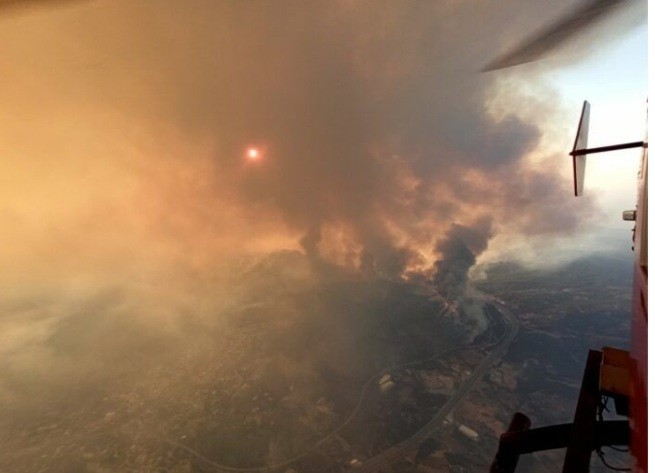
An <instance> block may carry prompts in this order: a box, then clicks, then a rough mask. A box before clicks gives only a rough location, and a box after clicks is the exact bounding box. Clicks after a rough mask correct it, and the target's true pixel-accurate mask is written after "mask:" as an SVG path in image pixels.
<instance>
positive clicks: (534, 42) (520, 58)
mask: <svg viewBox="0 0 655 473" xmlns="http://www.w3.org/2000/svg"><path fill="white" fill-rule="evenodd" d="M628 3H630V1H629V0H592V1H590V2H587V3H586V4H584V5H582V6H580V7H578V8H576V9H575V10H573V11H572V12H571V13H569V14H568V15H566V16H564V17H563V18H560V19H559V20H557V21H556V22H555V23H553V24H551V25H549V26H548V27H546V28H545V29H543V30H541V31H540V32H538V33H537V34H535V35H534V36H531V37H529V38H528V39H526V40H525V41H523V42H522V43H521V44H519V46H517V47H515V48H514V49H512V50H510V51H508V52H507V53H505V54H503V55H501V56H499V57H497V58H496V59H494V60H493V61H491V62H490V63H489V64H487V65H486V66H485V67H484V68H483V69H482V70H481V72H489V71H495V70H498V69H504V68H507V67H512V66H517V65H519V64H524V63H526V62H532V61H536V60H537V59H540V58H541V57H543V56H544V55H545V54H547V53H549V52H550V51H552V50H554V49H555V48H557V47H558V46H560V45H562V44H564V43H565V42H567V41H568V40H569V39H571V38H572V37H574V36H575V35H577V34H578V33H580V32H582V31H584V30H585V29H587V28H588V27H590V26H592V25H593V24H595V23H597V22H598V21H600V20H601V19H603V18H605V17H607V16H609V15H610V14H611V13H613V12H614V11H615V10H616V9H617V7H619V6H623V5H626V4H628Z"/></svg>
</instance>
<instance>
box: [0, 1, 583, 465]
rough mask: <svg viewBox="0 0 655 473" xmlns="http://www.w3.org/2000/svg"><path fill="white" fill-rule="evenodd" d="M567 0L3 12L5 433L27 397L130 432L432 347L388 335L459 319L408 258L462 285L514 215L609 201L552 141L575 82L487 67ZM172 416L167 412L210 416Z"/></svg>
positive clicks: (357, 377)
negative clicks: (576, 193)
mask: <svg viewBox="0 0 655 473" xmlns="http://www.w3.org/2000/svg"><path fill="white" fill-rule="evenodd" d="M14 3H17V2H10V3H9V4H8V5H13V4H14ZM37 3H38V2H28V3H26V5H32V4H34V5H36V4H37ZM41 3H47V2H41ZM54 3H57V4H59V2H54ZM63 3H68V2H63ZM2 5H3V4H0V6H2ZM551 10H552V6H551V3H548V4H544V3H543V2H537V1H536V0H535V1H531V2H528V3H527V4H526V2H519V1H518V0H516V1H511V2H505V3H503V6H502V8H499V6H498V4H497V3H496V2H477V1H476V2H473V1H470V2H439V1H434V2H424V1H405V2H398V1H395V0H388V1H387V0H374V1H362V2H352V1H349V0H341V1H332V0H330V1H313V2H306V1H304V0H303V1H301V0H280V1H247V2H245V1H244V2H233V1H215V0H193V1H184V2H182V1H176V0H157V1H154V0H144V1H139V2H134V1H132V0H129V1H128V0H106V1H103V0H96V1H94V2H78V3H75V2H71V4H70V7H68V8H61V9H60V8H56V9H52V10H51V9H47V8H43V9H41V8H40V9H29V14H27V13H26V14H22V15H7V16H4V17H3V18H2V28H0V55H1V56H2V57H3V63H2V65H0V102H2V103H3V107H2V109H1V110H0V128H1V129H2V130H3V133H2V136H0V153H1V154H2V159H1V160H0V179H2V182H1V183H0V184H1V185H0V202H2V204H0V226H1V227H2V228H3V229H5V230H6V231H3V232H2V234H0V284H2V286H3V288H5V296H4V300H3V302H2V305H1V306H0V333H2V334H3V335H2V337H3V338H2V343H0V350H2V355H3V356H2V361H1V362H0V408H2V409H3V410H6V411H11V412H14V413H16V415H15V417H12V419H11V420H9V421H7V423H6V424H4V425H3V428H2V429H0V434H2V437H3V443H4V444H5V445H8V447H6V448H7V449H9V450H12V449H13V450H15V451H18V450H20V447H21V445H20V441H21V440H20V439H16V438H13V437H12V436H11V435H10V433H11V432H12V431H13V429H14V427H15V426H16V425H20V423H21V422H22V421H25V422H26V424H25V425H26V427H25V429H26V430H28V431H29V430H30V429H31V428H32V427H34V428H38V425H39V416H45V417H42V418H46V417H47V416H49V415H51V414H52V413H53V412H55V411H56V410H57V409H56V407H57V406H64V407H65V408H64V407H62V409H61V412H66V413H68V412H73V411H74V410H75V408H76V405H82V404H85V403H88V405H89V407H88V409H89V412H92V414H93V416H96V417H94V419H96V420H97V419H104V416H105V414H107V413H111V412H114V411H117V412H119V414H117V415H118V416H125V418H124V419H123V420H124V422H123V423H122V424H121V425H122V426H124V429H126V430H123V431H121V432H119V433H117V434H116V435H117V436H118V437H120V438H121V439H123V440H124V441H125V442H127V444H126V445H127V446H126V450H127V449H128V447H130V445H131V442H133V441H134V442H135V443H139V442H136V440H135V439H139V435H140V434H141V433H142V432H143V430H140V429H141V427H139V425H141V424H139V423H138V422H137V420H135V419H139V422H141V421H143V425H157V419H159V417H157V416H158V413H160V411H159V410H158V409H159V408H161V409H162V410H164V411H166V412H184V413H185V415H186V414H188V415H189V416H191V413H193V414H194V415H195V414H197V413H198V412H200V411H202V409H204V407H199V406H202V405H203V402H205V401H204V399H205V397H206V393H207V392H212V390H215V391H218V394H213V395H214V396H225V398H224V399H223V398H221V399H222V402H224V404H225V405H233V404H235V403H236V401H234V399H236V398H238V399H241V398H239V397H238V396H242V397H243V399H246V398H247V399H251V398H252V397H253V396H254V395H253V394H252V393H251V391H250V390H251V389H254V388H253V387H252V384H249V383H250V381H248V382H246V381H245V380H246V379H247V378H248V376H250V375H252V378H253V379H255V378H256V379H260V380H266V383H268V384H266V385H267V386H269V384H270V392H269V391H267V392H269V394H270V393H276V392H277V393H278V394H279V396H280V399H282V398H283V397H285V396H286V397H285V399H287V400H288V402H291V403H294V402H296V403H300V402H301V400H304V402H307V403H308V404H307V406H309V405H310V404H311V402H314V401H316V399H315V398H316V397H318V396H320V394H319V393H320V392H322V391H321V390H326V389H330V386H331V385H332V384H334V383H330V382H329V379H333V378H330V377H329V376H327V375H325V373H329V374H330V376H336V377H337V378H336V379H339V380H340V382H341V385H353V386H354V385H357V382H361V380H362V378H363V377H365V376H369V375H370V373H371V372H375V369H378V368H380V367H382V366H385V363H391V362H392V361H397V360H391V359H389V358H393V357H397V358H399V359H407V358H411V356H410V355H416V353H410V354H406V353H405V354H398V353H395V352H394V351H393V349H390V348H389V347H395V346H401V345H402V343H400V342H399V341H398V339H394V338H393V336H391V335H389V333H392V334H393V333H405V332H404V331H401V330H396V329H398V327H400V326H402V321H403V320H405V319H403V318H402V317H413V316H416V317H418V315H416V314H419V315H420V316H421V317H423V316H425V317H424V323H425V326H426V327H429V328H430V329H429V330H428V329H426V330H425V333H426V335H425V336H426V337H427V336H428V335H427V334H436V333H438V330H437V329H436V328H435V327H433V326H432V325H429V323H432V322H425V320H427V321H431V320H433V319H434V318H435V317H434V315H435V314H436V313H438V312H439V310H438V308H437V307H434V304H433V305H431V306H428V305H426V304H427V303H426V300H424V299H421V298H418V297H414V296H412V295H411V294H412V292H411V290H409V289H408V287H407V284H406V283H405V282H404V281H405V280H406V279H408V278H409V277H410V276H416V275H420V276H422V277H423V278H429V277H432V278H433V279H432V283H433V284H434V285H435V286H436V287H437V289H438V291H439V292H440V293H441V294H442V296H443V298H444V299H445V300H448V301H457V300H459V301H464V302H460V303H461V304H465V301H466V300H467V297H468V296H469V292H468V289H467V277H468V273H469V270H470V269H471V267H472V266H473V265H474V264H475V261H476V258H478V257H479V256H480V255H481V254H483V253H484V251H485V250H486V249H487V247H488V245H489V244H490V241H491V239H493V237H494V236H495V235H500V236H502V237H503V238H506V239H510V240H513V241H517V240H519V241H520V240H523V239H525V238H526V236H529V237H533V236H535V237H540V238H541V237H543V238H551V237H552V238H556V237H560V236H562V235H571V234H573V233H574V232H576V231H577V230H579V229H580V228H581V227H582V226H584V224H585V216H588V215H590V214H591V212H589V206H593V202H591V203H589V201H587V204H586V206H585V205H580V204H579V203H576V205H575V206H574V205H573V204H572V200H571V199H570V198H569V197H568V195H569V194H570V190H569V187H570V184H569V183H568V182H567V181H565V180H564V179H563V178H562V174H563V173H564V171H563V170H562V167H561V166H559V164H558V163H559V161H555V160H553V159H551V160H550V164H544V161H545V159H546V158H549V156H543V155H541V154H540V149H541V146H542V145H543V144H544V141H545V140H544V136H545V133H546V129H547V128H549V127H557V125H556V124H557V123H559V122H558V120H557V119H559V118H560V117H559V116H558V113H560V110H559V104H558V102H557V99H556V97H552V96H551V95H548V97H549V99H548V100H547V101H545V102H546V103H544V101H543V100H539V99H537V98H535V97H538V96H539V95H540V92H541V91H542V90H544V88H546V89H547V87H546V86H545V85H544V83H543V82H542V81H540V80H535V81H534V82H532V81H530V82H529V83H528V88H529V89H530V90H529V93H522V92H521V91H519V90H514V89H515V88H513V87H510V88H511V89H512V93H507V91H506V86H507V84H508V83H509V84H510V85H511V84H513V82H512V80H511V77H512V76H508V77H506V78H503V76H500V75H498V74H496V75H482V74H479V73H477V72H476V71H477V70H478V69H479V68H480V66H481V65H482V64H484V63H485V62H487V61H488V60H489V59H490V58H492V57H494V56H495V55H496V54H497V53H498V51H500V50H501V49H502V47H503V46H504V45H505V43H507V42H508V41H510V40H512V39H513V38H515V37H517V36H518V33H519V30H523V29H524V28H529V27H531V26H532V25H533V24H534V23H536V21H537V19H540V18H545V17H548V16H549V15H553V16H554V15H555V14H556V13H557V12H556V11H551ZM16 11H18V9H17V8H16ZM508 14H511V15H514V16H516V21H512V22H508V21H507V18H508ZM516 80H517V81H519V82H520V80H521V78H520V77H519V79H516ZM499 97H500V98H499ZM553 123H555V125H553ZM564 138H565V139H568V137H564ZM250 146H256V147H257V148H258V149H260V150H261V153H262V158H261V159H260V160H259V161H256V162H255V161H252V162H251V161H248V160H246V159H244V153H245V150H246V149H248V147H250ZM563 165H564V166H565V167H566V172H568V165H569V162H568V160H566V161H564V163H563ZM454 222H456V223H454ZM492 229H493V232H492ZM435 261H436V263H435ZM435 270H436V274H434V273H435ZM408 301H409V302H408ZM471 304H473V302H471ZM388 305H389V306H392V307H393V310H392V309H388V308H387V306H388ZM469 305H470V304H469ZM469 312H470V313H474V312H475V310H473V309H470V310H469ZM407 313H410V314H412V315H406V314H407ZM385 314H386V315H385ZM428 315H429V316H428ZM421 320H423V319H421ZM392 329H393V330H392ZM443 333H446V331H445V329H444V332H443ZM399 336H400V335H399ZM403 336H405V335H403ZM435 336H436V335H435ZM376 337H377V338H376ZM431 341H432V342H434V340H431ZM396 342H397V343H396ZM440 343H442V344H443V343H446V342H445V341H443V340H441V341H440ZM419 345H420V344H417V345H416V346H417V347H418V346H419ZM425 346H432V345H430V344H428V343H427V342H426V344H425ZM259 350H261V351H259ZM417 350H418V348H417ZM262 353H264V354H265V355H266V356H264V355H262ZM271 353H273V354H275V355H274V356H269V355H270V354H271ZM385 353H388V355H387V354H385ZM381 354H382V355H381ZM260 355H261V358H258V356H260ZM403 356H404V358H403ZM253 360H255V361H253ZM261 360H267V361H266V362H265V363H264V362H260V361H261ZM353 360H355V362H353ZM357 360H360V361H359V362H357ZM244 366H247V367H252V366H255V368H252V372H249V371H248V372H247V373H246V374H244V373H243V371H244V369H245V368H243V367H244ZM319 367H320V369H319ZM248 369H250V368H248ZM245 370H246V371H247V369H245ZM235 373H236V374H235ZM339 376H341V377H342V378H338V377H339ZM234 379H238V381H239V383H238V385H237V384H235V385H234V386H232V385H230V384H229V383H231V382H232V381H233V380H234ZM225 380H229V382H228V381H225ZM303 380H304V381H303ZM344 380H345V381H344ZM261 382H262V383H264V381H261ZM286 382H288V383H289V384H295V385H297V386H299V387H297V388H296V389H297V390H296V393H298V392H300V393H302V394H294V395H291V394H289V393H288V392H286V391H285V392H284V393H283V388H282V387H280V386H281V385H282V384H284V383H286ZM221 383H222V384H221ZM235 383H236V381H235ZM245 384H248V385H249V387H243V389H242V386H243V385H245ZM217 386H219V387H217ZM300 386H302V387H300ZM312 386H314V387H312ZM192 388H193V389H195V391H194V390H193V389H192ZM284 389H287V387H286V385H285V387H284ZM223 391H226V392H227V394H225V393H223ZM71 393H74V395H72V394H71ZM221 393H223V394H221ZM239 393H241V394H239ZM257 395H259V394H257ZM229 396H233V398H231V397H229ZM55 398H56V400H55ZM104 398H107V401H102V400H103V399H104ZM187 400H188V402H187ZM100 401H102V402H100ZM285 402H286V401H285ZM103 403H104V404H103ZM236 404H238V403H236ZM236 404H235V405H236ZM243 404H244V405H246V404H247V402H244V403H243ZM85 405H86V404H85ZM53 406H54V407H53ZM147 406H150V407H147ZM210 407H211V406H210ZM212 408H213V407H212ZM306 408H307V409H309V407H306ZM67 409H69V410H67ZM207 409H209V408H207ZM217 409H218V408H217ZM244 409H245V408H244ZM241 414H244V418H245V416H246V415H247V414H249V411H248V412H245V413H244V412H241V411H239V410H238V409H237V410H236V411H235V413H233V415H234V416H237V417H238V416H239V415H241ZM180 415H181V416H182V414H180ZM71 416H73V414H71ZM52 417H54V418H56V417H57V416H56V415H55V414H52ZM287 417H288V418H294V415H293V414H292V413H291V411H289V412H288V413H287ZM47 418H48V419H50V417H47ZM110 418H114V416H110ZM26 419H27V420H26ZM28 420H29V422H28ZM12 422H13V424H12ZM103 422H104V421H103ZM116 422H117V423H119V421H118V420H117V421H116ZM175 422H177V423H175ZM175 422H172V423H171V424H170V425H169V424H167V425H165V426H164V427H162V429H163V430H166V429H169V430H170V431H173V432H175V433H176V435H177V433H180V435H182V434H181V432H182V431H184V432H187V431H188V430H193V428H192V427H188V426H182V427H181V425H182V424H183V422H182V421H180V420H179V419H178V420H176V421H175ZM53 424H57V425H61V423H60V422H59V421H57V422H55V421H53ZM92 425H95V424H92V423H90V424H89V429H90V428H91V426H92ZM103 425H104V424H103ZM159 427H161V426H159ZM193 427H197V428H198V429H199V428H200V427H198V426H193ZM116 429H118V428H117V427H116ZM184 429H187V430H184ZM53 432H57V430H56V429H53ZM119 434H120V435H119ZM53 435H54V434H53ZM80 435H82V434H80ZM121 435H124V437H121ZM61 438H64V437H61ZM234 438H241V437H238V436H235V437H234ZM12 439H13V440H12ZM123 440H122V441H123ZM80 441H81V440H80ZM8 442H13V443H8ZM73 443H74V442H73ZM139 445H140V443H139ZM89 448H90V447H89ZM9 450H8V451H9ZM64 450H66V449H65V448H63V450H62V451H64ZM133 455H134V458H133V459H132V460H129V461H128V460H127V459H126V460H125V461H126V462H127V464H129V465H132V466H134V468H133V469H135V470H140V471H147V470H148V467H146V466H144V465H139V464H138V461H137V460H138V459H139V458H141V457H140V456H139V452H133ZM28 456H29V455H28V454H27V453H25V458H22V457H21V458H22V459H21V460H20V461H19V460H16V463H20V464H21V465H28V463H29V462H30V461H32V460H30V459H28V458H27V457H28ZM34 458H36V456H35V457H34ZM33 461H35V462H36V461H37V460H33ZM135 465H136V466H135ZM32 466H34V467H33V468H32ZM69 467H70V468H69ZM115 467H116V468H115V469H119V465H118V466H117V465H115ZM7 468H10V467H9V466H8V467H7ZM67 468H69V469H68V470H67ZM100 468H101V467H100V466H99V467H98V469H100ZM59 469H60V471H71V470H72V467H71V466H70V465H69V464H65V465H64V466H61V467H60V468H59ZM14 471H16V470H15V469H14ZM23 471H38V468H37V467H36V466H35V465H34V464H31V463H29V465H28V466H26V467H25V468H23Z"/></svg>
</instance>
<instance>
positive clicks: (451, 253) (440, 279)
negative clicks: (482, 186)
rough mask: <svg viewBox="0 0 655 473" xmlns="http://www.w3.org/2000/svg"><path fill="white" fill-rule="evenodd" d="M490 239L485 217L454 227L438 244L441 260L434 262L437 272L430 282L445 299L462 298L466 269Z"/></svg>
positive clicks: (465, 283)
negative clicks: (467, 224) (471, 223)
mask: <svg viewBox="0 0 655 473" xmlns="http://www.w3.org/2000/svg"><path fill="white" fill-rule="evenodd" d="M490 237H491V220H490V219H488V218H486V219H482V220H480V221H478V222H476V223H475V224H473V225H471V226H469V227H464V226H462V225H458V224H453V225H452V226H451V227H450V229H449V230H448V232H447V233H446V235H445V237H444V238H443V239H442V240H440V241H439V242H438V243H437V248H436V249H437V251H439V252H440V253H441V259H439V260H437V261H436V262H435V265H436V269H437V271H436V274H435V276H434V280H433V282H434V285H435V286H436V287H437V290H438V291H439V293H440V294H441V295H442V296H443V297H444V298H446V299H447V300H449V301H456V300H458V299H460V298H461V297H463V296H464V293H465V292H466V289H467V283H468V273H469V270H470V269H471V267H473V265H475V261H476V257H477V256H478V255H479V254H480V253H482V252H483V251H484V250H485V249H486V248H487V244H488V241H489V238H490Z"/></svg>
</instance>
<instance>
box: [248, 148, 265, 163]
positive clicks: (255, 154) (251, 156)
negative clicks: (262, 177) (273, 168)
mask: <svg viewBox="0 0 655 473" xmlns="http://www.w3.org/2000/svg"><path fill="white" fill-rule="evenodd" d="M246 158H247V159H248V161H259V160H260V159H262V152H261V150H260V149H259V148H257V147H255V146H249V147H248V148H247V149H246Z"/></svg>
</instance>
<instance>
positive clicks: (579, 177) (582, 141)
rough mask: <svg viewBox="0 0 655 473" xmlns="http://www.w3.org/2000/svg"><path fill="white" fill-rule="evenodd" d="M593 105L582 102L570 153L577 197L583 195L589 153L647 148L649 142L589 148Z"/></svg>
mask: <svg viewBox="0 0 655 473" xmlns="http://www.w3.org/2000/svg"><path fill="white" fill-rule="evenodd" d="M590 109H591V105H589V102H587V101H586V100H585V101H584V103H583V104H582V113H581V114H580V122H579V123H578V132H577V133H576V135H575V142H574V143H573V151H571V152H570V153H569V154H570V155H571V156H573V183H574V193H575V196H576V197H579V196H581V195H582V190H583V187H584V172H585V161H586V159H585V158H586V156H587V155H588V154H594V153H604V152H605V151H617V150H620V149H628V148H647V147H648V143H646V142H644V141H633V142H631V143H621V144H618V145H610V146H600V147H598V148H587V138H588V136H589V113H590Z"/></svg>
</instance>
